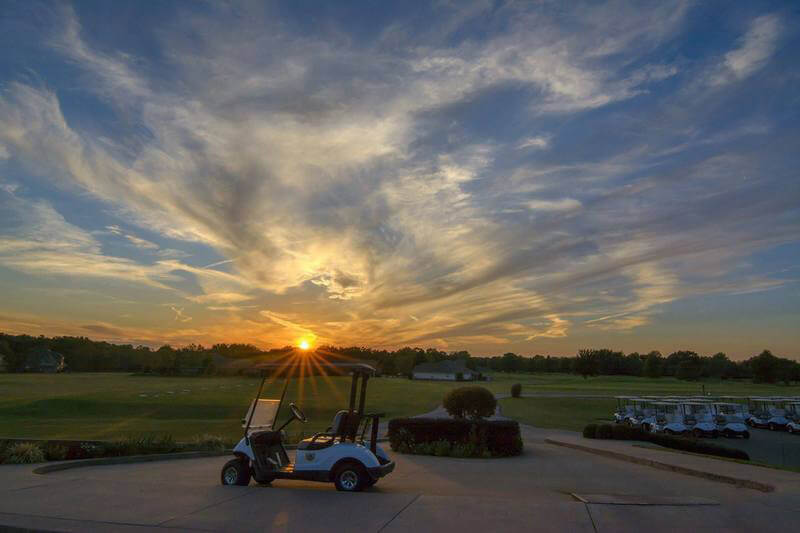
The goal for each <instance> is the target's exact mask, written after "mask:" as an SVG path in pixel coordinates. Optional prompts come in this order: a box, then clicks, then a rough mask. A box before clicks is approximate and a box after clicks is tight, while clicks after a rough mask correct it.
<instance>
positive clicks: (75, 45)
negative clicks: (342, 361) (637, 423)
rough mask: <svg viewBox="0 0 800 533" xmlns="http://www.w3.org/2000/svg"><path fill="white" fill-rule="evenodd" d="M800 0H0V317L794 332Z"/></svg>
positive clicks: (493, 343) (452, 344)
mask: <svg viewBox="0 0 800 533" xmlns="http://www.w3.org/2000/svg"><path fill="white" fill-rule="evenodd" d="M799 15H800V12H799V11H798V8H797V5H796V4H795V3H794V2H784V3H782V2H763V3H761V2H747V3H744V2H742V3H733V4H731V3H730V2H716V3H715V2H702V3H701V2H664V1H659V2H651V3H647V2H627V3H626V2H613V3H597V2H589V3H586V4H583V3H577V2H576V3H567V4H565V3H563V2H516V3H513V2H431V3H428V4H423V3H418V4H415V3H412V4H408V3H402V2H397V3H390V2H364V3H361V4H359V3H355V2H353V3H320V2H285V3H276V4H265V3H262V2H230V3H220V2H195V1H192V2H188V1H187V2H121V1H119V2H89V1H86V2H76V3H75V4H74V5H70V4H69V3H66V2H53V3H50V2H33V1H6V2H3V3H2V6H0V293H2V295H3V298H2V300H0V330H3V331H7V332H13V333H21V332H26V333H31V334H46V335H54V334H58V335H61V334H70V335H88V336H90V337H93V338H102V339H108V340H112V341H121V342H135V343H138V342H143V343H148V344H153V345H155V344H159V343H164V342H169V343H173V344H185V343H189V342H200V343H204V344H210V343H213V342H220V341H238V342H253V343H255V344H258V345H260V346H263V347H270V346H280V345H284V344H286V343H293V342H296V341H297V340H298V339H301V338H307V339H310V340H312V341H314V342H317V343H321V342H326V343H328V342H329V343H337V344H360V345H371V346H383V347H395V346H402V345H408V344H412V345H423V346H436V347H440V348H443V349H469V350H471V351H472V352H473V353H476V354H491V353H502V352H505V351H515V352H517V353H524V354H534V353H553V354H571V353H574V352H575V351H576V350H577V349H579V348H581V347H586V346H609V347H614V348H619V349H623V350H625V351H634V350H638V351H649V350H651V349H659V350H661V351H663V352H665V353H666V352H669V351H672V350H675V349H681V348H692V349H695V350H697V351H700V352H702V353H714V352H716V351H724V352H726V353H728V354H729V355H731V356H733V357H736V358H741V357H746V356H749V355H753V354H754V353H757V352H758V351H760V350H761V349H763V348H771V349H772V350H773V351H774V352H776V353H778V354H781V355H785V356H790V357H797V356H799V355H800V354H799V353H798V346H800V342H799V341H800V333H798V330H800V328H798V327H797V325H798V323H800V298H799V297H800V286H799V285H798V283H797V280H798V278H800V269H799V268H798V259H800V186H799V185H798V168H800V165H799V164H798V163H800V157H798V148H800V131H799V128H798V119H800V113H799V111H800V68H798V65H797V54H796V50H798V49H800V38H799V37H800V31H798V29H797V28H800V24H799V23H798V22H800V16H799Z"/></svg>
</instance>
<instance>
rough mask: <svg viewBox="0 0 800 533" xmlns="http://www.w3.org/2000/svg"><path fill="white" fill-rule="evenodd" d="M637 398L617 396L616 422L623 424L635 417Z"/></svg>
mask: <svg viewBox="0 0 800 533" xmlns="http://www.w3.org/2000/svg"><path fill="white" fill-rule="evenodd" d="M635 398H636V397H635V396H617V397H616V398H615V399H616V400H617V410H616V411H614V422H616V423H617V424H621V423H623V422H625V421H626V420H627V419H628V417H630V416H633V402H632V400H634V399H635Z"/></svg>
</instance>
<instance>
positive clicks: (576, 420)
mask: <svg viewBox="0 0 800 533" xmlns="http://www.w3.org/2000/svg"><path fill="white" fill-rule="evenodd" d="M500 405H501V406H502V408H503V414H504V415H505V416H508V417H511V418H513V419H514V420H517V421H519V422H522V423H523V424H529V425H531V426H536V427H540V428H554V429H570V430H572V431H581V430H582V429H583V427H584V426H585V425H586V424H588V423H589V422H601V421H602V422H609V421H611V420H612V418H611V414H612V413H613V412H614V408H615V407H616V405H617V402H616V401H615V400H613V399H611V398H596V399H592V400H582V399H577V398H505V399H503V400H500Z"/></svg>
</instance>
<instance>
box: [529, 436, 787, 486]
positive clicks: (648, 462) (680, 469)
mask: <svg viewBox="0 0 800 533" xmlns="http://www.w3.org/2000/svg"><path fill="white" fill-rule="evenodd" d="M544 441H545V442H546V443H548V444H554V445H556V446H563V447H565V448H572V449H574V450H580V451H582V452H588V453H593V454H595V455H602V456H603V457H609V458H611V459H617V460H620V461H626V462H628V463H635V464H639V465H644V466H649V467H651V468H657V469H659V470H666V471H668V472H676V473H678V474H685V475H687V476H694V477H699V478H703V479H708V480H710V481H716V482H718V483H728V484H730V485H734V486H736V487H741V488H746V489H753V490H759V491H761V492H773V491H774V490H775V487H774V486H772V485H769V484H767V483H761V482H759V481H752V480H750V479H741V478H736V477H732V476H726V475H723V474H714V473H712V472H706V471H703V470H697V469H694V468H688V467H685V466H678V465H674V464H669V463H662V462H660V461H654V460H652V459H645V458H643V457H637V456H635V455H627V454H624V453H619V452H614V451H611V450H603V449H600V448H591V447H589V446H582V445H580V444H572V443H569V442H563V441H559V440H554V439H550V438H546V439H544Z"/></svg>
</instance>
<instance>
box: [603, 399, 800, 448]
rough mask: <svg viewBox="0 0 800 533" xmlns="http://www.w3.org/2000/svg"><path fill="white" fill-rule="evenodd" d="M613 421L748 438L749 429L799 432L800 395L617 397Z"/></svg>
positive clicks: (682, 432)
mask: <svg viewBox="0 0 800 533" xmlns="http://www.w3.org/2000/svg"><path fill="white" fill-rule="evenodd" d="M614 420H615V421H616V422H617V423H620V424H628V425H629V426H633V427H639V428H641V429H642V430H644V431H648V432H653V433H668V434H671V435H686V434H689V433H691V434H692V435H694V436H695V437H712V438H716V437H718V436H720V435H722V436H724V437H728V438H736V437H741V438H745V439H749V438H750V430H749V428H767V429H770V430H772V431H784V430H785V431H788V432H789V433H795V434H800V398H775V397H750V398H743V397H738V396H719V397H708V396H703V397H676V396H668V397H663V396H660V397H656V396H617V410H616V411H615V412H614Z"/></svg>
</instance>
